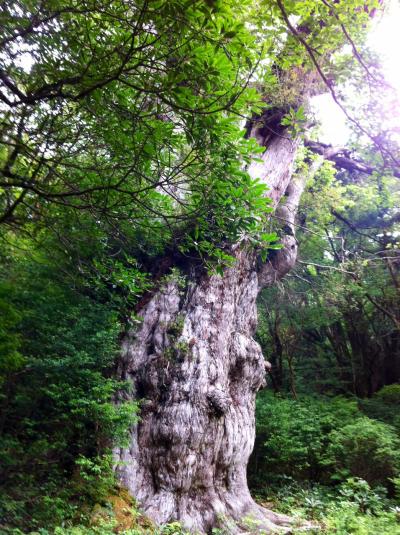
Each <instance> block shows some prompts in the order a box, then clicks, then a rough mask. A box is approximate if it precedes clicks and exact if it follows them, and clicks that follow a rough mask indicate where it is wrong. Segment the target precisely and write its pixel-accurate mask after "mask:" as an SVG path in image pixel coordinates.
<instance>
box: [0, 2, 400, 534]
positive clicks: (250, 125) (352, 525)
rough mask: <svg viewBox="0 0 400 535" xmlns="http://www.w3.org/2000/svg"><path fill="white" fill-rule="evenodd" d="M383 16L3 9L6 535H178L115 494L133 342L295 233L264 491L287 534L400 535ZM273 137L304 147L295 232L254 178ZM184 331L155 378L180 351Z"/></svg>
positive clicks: (255, 462) (136, 7) (272, 303)
mask: <svg viewBox="0 0 400 535" xmlns="http://www.w3.org/2000/svg"><path fill="white" fill-rule="evenodd" d="M381 9H382V5H381V3H380V2H377V1H376V2H374V1H371V2H361V1H356V0H352V1H346V2H328V1H324V0H321V2H314V1H310V2H309V1H305V2H295V1H291V0H285V1H280V0H278V1H276V2H275V1H265V2H255V1H250V0H246V1H241V2H239V1H236V0H229V1H228V2H219V1H204V2H203V1H201V2H200V1H194V2H186V1H184V0H173V1H172V0H171V1H167V2H164V1H158V0H157V1H156V0H154V1H150V2H148V1H146V0H140V1H138V2H130V1H123V2H119V1H111V2H103V1H102V0H95V1H86V0H85V1H84V2H73V1H70V0H65V1H64V0H63V1H57V2H52V1H45V2H35V1H22V2H20V1H10V2H4V3H3V4H2V15H1V19H0V23H1V35H0V61H1V64H2V66H1V71H0V80H1V86H0V115H1V124H0V129H1V145H0V168H1V169H0V239H1V247H0V313H1V316H0V359H1V360H0V411H1V412H0V476H1V478H0V533H4V534H13V535H20V534H22V533H35V534H36V533H38V534H40V535H48V534H50V533H56V534H58V535H64V534H65V535H66V534H71V535H95V534H97V535H106V534H111V533H114V532H121V533H125V534H126V535H137V534H141V533H148V534H171V535H172V534H180V533H185V530H184V528H183V527H181V526H180V525H179V523H172V524H171V523H170V524H168V525H163V526H156V525H155V524H153V523H152V522H151V521H150V520H149V519H148V518H146V516H145V515H143V514H142V513H141V512H140V507H139V505H138V504H137V503H136V502H135V499H134V497H132V496H129V494H128V493H127V491H126V489H124V488H123V487H121V486H120V485H119V481H118V479H117V478H116V476H115V472H114V468H115V467H114V460H115V459H114V460H113V455H112V450H113V448H115V447H116V446H126V445H127V444H129V440H130V435H129V430H130V429H131V428H132V426H134V425H135V424H136V423H137V422H138V421H140V419H141V417H143V414H144V410H145V406H146V405H145V399H146V392H142V393H141V395H140V396H138V398H139V397H140V398H141V399H140V400H138V401H135V400H132V399H131V398H130V397H129V396H128V395H127V393H128V392H129V389H130V385H129V384H128V382H127V381H125V380H123V379H121V377H120V375H119V374H118V363H119V355H120V347H121V341H122V340H123V339H124V336H126V334H127V333H128V332H129V331H130V330H131V329H134V328H135V326H136V325H138V324H140V321H141V317H140V314H139V313H138V311H140V310H141V307H143V304H144V303H146V302H147V301H148V300H149V299H150V297H149V296H151V295H153V294H154V292H155V291H158V289H160V288H161V289H162V288H163V286H165V285H168V283H169V282H170V281H171V280H174V281H175V282H176V281H177V284H178V286H179V285H180V286H181V287H182V292H183V291H184V288H185V284H186V283H185V277H187V273H189V274H190V276H192V275H193V274H195V275H193V277H194V276H196V277H197V276H198V274H199V273H200V274H202V273H206V274H210V276H211V275H212V276H219V277H222V276H223V274H224V273H225V272H226V270H229V269H231V268H232V266H234V265H235V253H234V250H235V249H234V247H236V246H238V245H239V246H240V247H242V248H243V250H246V251H247V250H251V251H256V253H257V255H258V257H257V258H258V261H259V262H260V263H265V262H273V261H274V258H276V255H278V254H279V252H280V251H281V250H282V243H283V242H284V240H285V239H286V237H287V235H290V236H292V237H294V234H295V235H296V238H295V239H296V243H297V244H298V248H299V256H298V259H297V263H296V265H295V267H294V268H293V269H292V270H290V271H289V270H287V271H288V272H287V273H286V274H285V276H284V277H283V278H281V279H280V280H279V281H276V284H274V285H270V287H267V288H265V289H263V290H262V291H261V292H260V294H259V297H258V321H259V324H258V329H257V334H256V339H257V341H258V342H259V343H260V345H261V347H262V350H263V354H264V356H265V359H266V360H267V361H269V363H270V365H268V366H267V376H268V387H267V388H266V389H263V390H261V391H260V392H259V394H258V397H257V414H256V429H257V434H256V443H255V448H254V451H253V454H252V457H251V459H250V463H249V467H248V480H249V485H250V488H251V491H252V493H253V495H254V496H256V498H257V500H258V502H259V503H261V504H265V505H266V506H267V507H268V508H270V509H273V510H276V511H280V512H282V513H288V514H290V515H291V516H292V517H293V518H294V522H295V524H294V526H295V527H293V528H291V529H292V531H291V532H293V533H302V532H304V531H303V528H302V526H303V527H304V525H305V524H304V523H305V522H307V521H308V522H311V523H312V524H311V525H308V531H307V532H308V533H312V532H313V530H314V529H315V532H316V533H326V534H338V535H342V534H343V535H345V534H348V533H349V534H357V535H364V534H365V535H367V534H371V535H372V534H375V533H376V534H378V533H379V534H380V535H394V534H396V533H400V524H399V522H400V501H399V500H400V411H399V409H400V384H399V379H400V252H399V251H400V249H399V236H400V217H399V211H398V210H399V206H400V187H399V174H400V171H399V169H400V167H399V148H398V143H397V142H398V132H397V134H396V132H394V131H392V130H389V128H388V126H387V122H388V118H392V115H393V113H394V108H393V102H394V100H393V99H394V98H395V97H394V96H393V90H392V89H391V88H390V87H388V84H387V83H386V82H385V80H384V79H383V77H382V73H381V70H380V66H379V62H378V58H376V57H375V56H374V54H373V52H371V51H370V50H368V49H367V47H366V45H365V38H366V35H367V32H368V28H369V25H370V24H371V23H372V21H373V19H374V18H375V17H377V16H379V10H381ZM377 13H378V15H377ZM344 45H345V46H344ZM316 68H317V71H318V74H319V76H318V77H316V76H315V70H316ZM310 73H312V76H311V74H310ZM354 87H356V88H358V89H357V92H355V90H354ZM360 87H361V89H362V90H361V91H360ZM338 88H339V89H338ZM327 91H329V92H330V93H331V94H332V96H333V97H334V99H336V100H338V101H339V103H340V105H341V107H342V108H343V109H344V110H345V112H346V115H347V119H348V121H349V123H350V125H351V127H352V136H351V139H350V141H349V142H348V143H347V145H346V147H343V148H341V149H340V150H335V151H331V150H330V149H332V147H328V146H327V145H323V144H321V143H319V142H318V125H317V124H315V119H314V118H313V117H312V113H311V110H310V108H309V106H308V104H307V102H306V100H305V94H307V98H308V97H309V96H312V95H314V94H319V93H323V92H327ZM396 106H398V104H396ZM260 122H261V123H262V128H263V129H264V134H263V135H264V139H267V140H268V136H271V132H272V134H273V135H274V136H275V135H277V136H278V137H279V136H280V137H288V138H289V139H293V140H296V143H297V144H298V147H299V148H298V151H297V156H296V161H295V165H294V176H295V177H297V178H299V177H303V178H304V180H305V190H304V193H303V195H302V197H301V201H300V204H299V207H298V210H297V215H296V219H295V221H294V220H293V219H292V218H289V217H288V218H287V219H286V217H287V216H286V215H285V204H284V202H283V204H282V205H281V206H280V210H276V211H275V212H274V211H273V209H272V203H271V201H270V200H269V199H268V190H267V188H266V186H265V185H264V184H263V183H262V181H259V180H257V179H252V178H251V177H250V176H249V174H247V172H246V169H247V167H246V166H248V165H249V164H250V162H251V161H252V159H254V158H257V157H260V155H261V154H262V153H263V151H264V150H265V147H262V148H261V149H260V147H259V146H258V145H257V142H256V139H255V137H254V136H253V135H252V134H251V133H252V131H253V129H254V128H255V125H256V126H257V125H258V124H259V123H260ZM396 135H397V137H396ZM396 140H397V141H396ZM266 147H267V150H268V141H267V142H266ZM310 169H311V170H312V171H313V172H312V173H311V172H310ZM270 193H271V192H270ZM272 193H273V192H272ZM293 218H294V216H293ZM289 220H290V221H289ZM288 221H289V223H290V224H289V223H288ZM232 244H233V245H232ZM180 330H181V325H179V324H178V323H177V322H175V324H174V325H173V326H172V327H171V326H170V328H169V332H168V335H169V337H170V339H171V340H173V341H174V344H171V349H170V352H169V353H168V354H167V355H166V360H165V362H166V364H165V366H169V364H168V363H169V362H174V360H179V358H184V357H185V355H186V354H187V353H188V350H189V347H188V346H190V343H191V342H189V344H186V345H185V343H184V342H180V341H179V335H180ZM193 343H194V342H193ZM125 394H126V395H125ZM247 529H248V532H249V533H260V531H259V530H258V528H257V527H256V526H255V525H254V524H252V519H251V518H249V519H247ZM212 532H213V533H214V534H215V535H217V534H222V533H225V534H229V533H234V528H233V527H230V526H229V524H227V525H225V526H224V527H215V528H214V529H213V530H212Z"/></svg>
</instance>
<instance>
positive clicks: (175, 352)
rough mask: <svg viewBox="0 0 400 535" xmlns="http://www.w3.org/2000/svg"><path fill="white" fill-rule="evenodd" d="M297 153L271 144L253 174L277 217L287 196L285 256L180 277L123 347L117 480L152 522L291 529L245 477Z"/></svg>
mask: <svg viewBox="0 0 400 535" xmlns="http://www.w3.org/2000/svg"><path fill="white" fill-rule="evenodd" d="M296 149H297V143H296V142H293V141H292V140H290V139H287V138H285V137H283V136H277V137H275V138H274V139H272V140H271V141H270V143H269V145H268V148H267V150H266V151H265V153H264V155H263V157H262V163H255V164H253V165H251V166H250V169H249V172H250V173H251V175H252V176H253V177H256V176H257V177H260V178H261V179H263V180H265V181H266V183H267V184H268V186H269V188H270V189H269V192H268V193H269V195H270V197H271V198H272V200H273V203H274V205H275V206H277V205H278V203H279V201H280V200H281V199H282V197H283V196H284V194H285V193H286V203H285V204H284V205H283V206H281V208H280V213H281V215H282V214H283V213H284V214H285V215H284V219H285V222H286V227H287V229H288V231H287V234H286V235H285V236H284V238H283V243H284V248H283V249H281V250H279V251H277V252H276V253H275V254H274V256H273V257H272V258H271V259H270V260H268V261H267V262H266V263H261V262H260V261H259V259H258V258H257V255H256V254H255V253H254V252H249V251H248V250H245V249H241V248H239V247H236V249H235V248H234V249H235V250H234V252H233V254H234V255H235V257H236V263H235V265H234V266H233V267H231V268H229V269H226V271H225V273H224V275H223V276H216V275H215V276H210V275H208V274H205V273H203V274H202V275H197V276H196V275H194V274H191V273H186V275H185V282H184V284H182V278H181V277H178V276H175V275H171V276H170V277H167V279H166V281H165V283H164V285H163V286H162V287H161V288H160V289H159V290H158V291H157V292H156V293H155V294H154V295H153V296H152V298H151V299H150V300H149V301H148V302H147V304H145V305H144V306H143V308H142V309H141V310H140V311H139V315H140V316H141V317H142V322H141V324H140V326H139V327H138V328H137V329H136V330H134V331H132V332H130V333H129V334H128V336H127V337H126V338H125V340H124V342H123V356H122V359H121V363H120V370H119V371H120V375H121V377H122V378H124V379H126V380H128V381H130V383H131V384H132V393H131V395H132V397H133V398H139V399H141V415H140V418H141V419H140V422H139V424H138V425H137V426H136V427H135V428H134V429H132V440H131V444H130V447H129V448H124V449H120V450H118V451H116V459H117V460H118V461H120V463H119V464H118V468H117V470H118V474H119V477H120V479H121V481H122V483H123V484H124V485H125V486H126V487H127V488H128V489H129V491H130V492H131V493H132V495H133V496H135V497H136V498H137V500H138V501H139V503H140V504H141V506H142V508H143V510H144V511H145V513H146V514H147V515H149V516H150V517H151V518H152V519H153V520H154V521H155V522H157V523H164V522H168V521H171V520H179V521H181V522H182V524H183V525H184V526H185V527H186V528H188V529H191V530H192V531H193V532H201V533H206V532H209V531H210V530H211V528H212V527H215V526H217V525H221V524H222V525H224V524H227V523H228V524H229V532H230V533H236V532H237V533H241V532H243V530H245V531H246V528H245V527H244V526H245V524H246V517H250V518H251V519H252V521H253V520H254V521H256V522H258V523H259V524H260V526H261V527H262V528H263V529H265V530H267V531H272V530H273V529H274V528H275V527H276V526H277V525H287V524H288V523H289V519H288V518H287V517H285V516H283V515H276V514H275V513H273V512H271V511H265V510H264V509H262V508H261V507H259V506H258V505H257V504H256V503H255V502H254V501H253V499H252V498H251V496H250V493H249V490H248V487H247V480H246V468H247V462H248V459H249V456H250V453H251V451H252V448H253V444H254V435H255V421H254V420H255V419H254V405H255V396H256V392H257V390H258V389H259V388H260V387H262V386H263V385H264V381H265V379H264V378H265V369H266V365H267V364H266V361H265V360H264V357H263V355H262V352H261V349H260V346H259V345H258V343H256V342H255V340H254V339H253V333H254V331H255V328H256V324H257V309H256V298H257V294H258V292H259V291H260V289H261V288H262V287H263V286H265V285H270V284H273V283H274V282H275V281H276V280H278V279H279V278H280V277H282V276H283V275H284V274H286V273H287V272H288V271H289V269H290V268H291V267H292V266H293V264H294V262H295V259H296V253H297V242H296V240H295V237H294V227H293V223H294V215H295V210H296V207H297V204H298V201H299V198H300V194H301V191H302V185H301V181H293V182H291V178H292V170H293V163H294V158H295V154H296ZM278 213H279V211H278ZM289 231H290V232H289ZM232 521H235V525H233V524H232Z"/></svg>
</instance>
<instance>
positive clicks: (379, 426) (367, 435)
mask: <svg viewBox="0 0 400 535" xmlns="http://www.w3.org/2000/svg"><path fill="white" fill-rule="evenodd" d="M329 442H330V443H329V446H328V449H327V460H326V462H327V465H328V466H330V467H331V470H332V472H333V477H334V478H337V479H346V478H347V477H349V476H357V477H360V478H362V479H365V481H367V482H368V483H369V484H371V485H377V484H383V485H387V484H388V481H389V479H390V478H393V477H394V476H396V475H397V474H398V472H399V467H400V452H399V448H400V441H399V439H398V437H397V436H396V434H395V432H394V430H393V428H392V427H391V426H389V425H387V424H384V423H382V422H377V421H375V420H371V419H369V418H365V417H363V418H359V419H358V420H356V421H355V422H354V423H351V424H347V425H345V426H344V427H343V428H342V429H337V430H334V431H332V432H331V433H330V435H329Z"/></svg>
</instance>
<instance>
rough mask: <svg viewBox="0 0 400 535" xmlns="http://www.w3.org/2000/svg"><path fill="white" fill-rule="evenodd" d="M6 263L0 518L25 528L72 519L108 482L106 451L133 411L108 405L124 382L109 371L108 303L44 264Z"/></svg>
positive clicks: (1, 297) (112, 319)
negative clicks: (10, 265)
mask: <svg viewBox="0 0 400 535" xmlns="http://www.w3.org/2000/svg"><path fill="white" fill-rule="evenodd" d="M14 268H15V269H14V271H13V272H12V278H13V284H11V283H10V282H9V281H8V280H7V277H8V273H3V274H1V273H0V310H4V309H5V306H4V304H3V303H4V301H5V300H6V299H7V303H8V305H7V308H6V309H5V310H6V311H12V312H13V314H8V315H7V316H5V318H1V320H0V348H3V349H4V348H5V349H6V352H7V363H6V366H3V367H2V368H0V376H1V377H0V379H1V380H0V409H1V414H2V417H1V419H0V427H1V430H2V434H1V437H0V480H1V486H0V492H1V494H2V496H1V499H0V518H1V522H2V524H3V525H4V524H6V525H9V526H17V527H19V528H24V529H27V530H29V529H35V528H37V527H38V526H41V527H51V526H54V525H57V524H60V523H62V522H64V521H66V520H70V519H72V518H75V516H76V514H77V509H78V507H79V506H80V504H82V503H83V502H84V501H85V500H87V501H88V506H89V507H90V504H91V503H92V502H93V500H95V499H98V498H97V497H96V496H97V495H98V491H99V487H100V490H101V489H102V488H103V487H104V486H106V487H107V488H109V487H111V486H112V485H113V481H112V477H111V474H112V470H111V465H110V463H109V462H108V461H107V450H108V449H109V448H110V447H111V446H112V445H113V443H115V442H122V441H123V440H124V438H125V436H126V434H127V430H128V428H129V426H130V425H131V424H132V423H133V422H134V420H135V418H136V412H137V408H136V405H135V404H132V403H122V404H120V405H115V403H113V397H114V395H115V393H116V392H117V390H119V389H121V388H124V387H125V385H124V384H123V383H121V382H118V381H117V380H115V379H113V378H112V376H111V373H110V372H111V369H112V366H114V360H115V356H116V354H117V351H118V344H117V341H118V335H119V332H120V325H119V322H118V318H117V316H116V313H115V312H114V311H113V310H112V308H111V307H110V306H109V305H108V304H107V303H100V302H98V301H96V300H95V299H94V298H92V297H90V296H88V295H84V294H82V293H79V292H77V291H75V290H74V289H73V288H70V287H68V286H67V285H66V284H63V282H62V281H60V278H59V277H58V276H57V273H55V272H54V271H52V270H51V269H50V268H45V267H42V266H40V265H39V264H34V263H32V264H30V263H27V264H21V265H18V266H14ZM1 279H3V280H1ZM6 341H9V343H8V344H6ZM77 460H79V462H78V464H77ZM79 463H80V464H79ZM99 470H100V471H101V478H99V477H97V476H99V473H98V472H99ZM90 473H92V474H94V475H95V476H96V478H97V481H96V482H94V481H93V478H92V479H91V478H89V474H90ZM107 474H108V475H107ZM84 476H86V479H85V477H84ZM96 487H97V489H96ZM103 490H104V492H103ZM103 490H102V491H101V493H102V494H106V493H107V490H106V489H103Z"/></svg>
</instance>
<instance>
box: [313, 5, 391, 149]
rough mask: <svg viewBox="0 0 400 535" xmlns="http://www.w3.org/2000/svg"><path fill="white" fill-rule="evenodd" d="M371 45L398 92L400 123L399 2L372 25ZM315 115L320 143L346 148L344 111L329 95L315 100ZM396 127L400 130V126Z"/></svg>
mask: <svg viewBox="0 0 400 535" xmlns="http://www.w3.org/2000/svg"><path fill="white" fill-rule="evenodd" d="M368 45H369V46H370V47H371V48H372V49H373V50H374V51H375V52H376V53H377V54H378V56H379V58H380V61H381V64H382V69H383V72H384V75H385V79H386V81H387V82H388V83H389V84H390V85H391V86H392V87H393V88H394V89H395V90H396V91H397V113H394V116H395V117H396V116H397V118H398V119H399V121H400V1H399V0H391V1H390V2H387V4H386V7H385V11H384V13H383V14H382V15H381V16H378V17H377V20H376V21H374V23H373V28H372V30H371V31H370V34H369V37H368ZM312 104H313V111H314V113H315V115H316V118H317V119H318V120H319V121H320V122H321V129H320V135H319V136H318V138H319V141H322V142H324V143H330V144H332V145H336V146H343V145H345V144H346V142H347V141H348V138H349V137H350V130H349V129H348V128H347V126H346V124H345V117H344V114H343V112H342V110H341V109H340V108H339V107H338V106H337V104H335V102H334V101H333V99H332V97H331V95H330V94H324V95H319V96H317V97H315V98H314V99H313V103H312ZM397 126H400V124H398V125H397Z"/></svg>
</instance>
